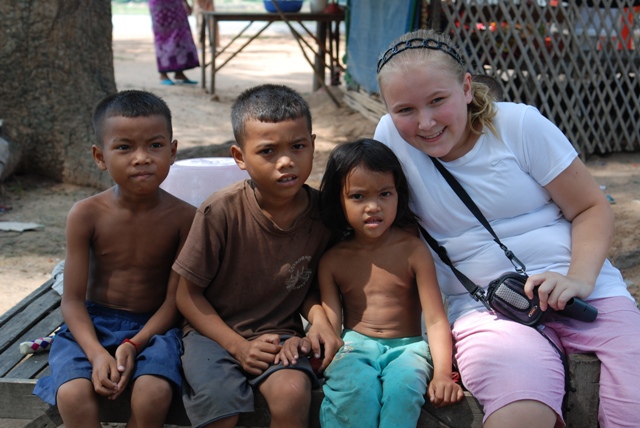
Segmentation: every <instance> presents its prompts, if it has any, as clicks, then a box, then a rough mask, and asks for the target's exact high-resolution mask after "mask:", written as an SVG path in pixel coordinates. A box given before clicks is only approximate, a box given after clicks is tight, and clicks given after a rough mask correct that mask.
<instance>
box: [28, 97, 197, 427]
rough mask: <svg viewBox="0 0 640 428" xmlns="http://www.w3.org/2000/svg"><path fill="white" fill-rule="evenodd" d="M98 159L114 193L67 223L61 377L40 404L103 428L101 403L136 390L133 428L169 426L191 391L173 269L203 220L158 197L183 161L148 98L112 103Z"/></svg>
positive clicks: (105, 104)
mask: <svg viewBox="0 0 640 428" xmlns="http://www.w3.org/2000/svg"><path fill="white" fill-rule="evenodd" d="M93 127H94V131H95V134H96V139H97V144H96V145H94V146H93V148H92V150H93V158H94V160H95V162H96V164H97V165H98V167H99V168H100V169H101V170H103V171H105V170H106V171H108V173H109V174H110V176H111V178H112V179H113V181H114V182H115V185H114V186H113V187H111V188H110V189H108V190H106V191H104V192H102V193H99V194H97V195H94V196H92V197H89V198H87V199H84V200H81V201H79V202H77V203H76V204H75V205H74V206H73V207H72V208H71V210H70V212H69V215H68V217H67V230H66V235H67V254H66V259H65V269H64V293H63V295H62V303H61V308H62V315H63V317H64V321H65V324H64V325H63V326H62V327H61V329H60V331H59V333H58V334H57V335H56V338H55V340H54V342H53V345H52V347H51V351H50V355H49V365H50V367H51V371H52V375H51V376H49V377H46V378H43V379H41V380H39V381H38V384H37V385H36V389H35V391H34V393H35V394H36V395H38V396H39V397H40V398H42V399H43V400H44V401H46V402H48V403H50V404H52V405H55V404H57V406H58V410H59V411H60V415H61V416H62V420H63V421H64V424H65V426H66V427H96V428H97V427H100V426H101V425H100V421H99V416H98V407H99V396H102V397H106V398H108V399H111V400H115V399H116V398H118V397H119V396H120V394H122V392H123V391H124V390H125V388H126V387H127V385H130V386H131V390H132V391H131V418H130V420H129V424H128V426H129V427H138V426H157V427H160V426H162V425H163V423H164V420H165V417H166V414H167V411H168V408H169V405H170V403H171V399H172V394H173V392H174V391H177V390H179V387H180V386H181V374H180V354H181V350H182V345H181V342H180V330H179V329H178V328H176V324H177V322H178V320H179V313H178V310H177V307H176V304H175V292H176V288H177V280H178V276H177V275H176V274H175V273H173V272H172V270H171V265H172V263H173V261H174V259H175V257H176V256H177V254H178V252H179V250H180V248H182V245H183V243H184V241H185V239H186V237H187V235H188V232H189V228H190V226H191V221H192V219H193V215H194V212H195V208H194V207H192V206H191V205H189V204H187V203H186V202H183V201H181V200H180V199H177V198H176V197H174V196H172V195H170V194H168V193H167V192H165V191H164V190H162V189H160V187H159V186H160V183H162V181H163V180H164V179H165V178H166V177H167V174H168V173H169V167H170V165H171V164H172V163H173V161H174V160H175V156H176V149H177V144H178V143H177V141H175V140H173V136H172V127H171V112H170V110H169V108H168V107H167V105H166V104H165V102H164V101H163V100H161V99H160V98H158V97H157V96H155V95H153V94H150V93H148V92H144V91H123V92H119V93H117V94H114V95H110V96H107V97H106V98H104V99H103V100H102V101H101V102H100V103H99V104H98V105H97V107H96V109H95V111H94V114H93Z"/></svg>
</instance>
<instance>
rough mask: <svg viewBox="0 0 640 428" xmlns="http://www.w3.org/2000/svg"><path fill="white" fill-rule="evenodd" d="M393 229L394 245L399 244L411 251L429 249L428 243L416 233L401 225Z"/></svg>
mask: <svg viewBox="0 0 640 428" xmlns="http://www.w3.org/2000/svg"><path fill="white" fill-rule="evenodd" d="M393 230H394V239H393V241H392V244H393V245H399V246H401V247H403V248H405V249H406V250H407V251H410V252H414V251H418V252H420V251H423V250H428V248H427V244H425V242H424V241H423V240H422V239H420V238H419V237H418V236H416V235H415V234H413V233H411V232H408V231H406V230H404V229H402V228H399V227H395V228H394V229H393Z"/></svg>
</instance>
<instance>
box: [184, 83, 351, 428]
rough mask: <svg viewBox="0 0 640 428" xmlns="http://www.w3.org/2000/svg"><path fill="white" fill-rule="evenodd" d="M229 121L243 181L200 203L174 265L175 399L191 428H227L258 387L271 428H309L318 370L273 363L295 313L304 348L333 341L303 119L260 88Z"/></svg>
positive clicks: (291, 332) (288, 102)
mask: <svg viewBox="0 0 640 428" xmlns="http://www.w3.org/2000/svg"><path fill="white" fill-rule="evenodd" d="M231 119H232V124H233V130H234V135H235V137H236V141H237V145H234V146H233V147H232V154H233V157H234V159H235V161H236V163H237V164H238V166H239V167H240V168H241V169H243V170H246V171H247V172H248V173H249V176H250V177H251V178H250V179H248V180H246V181H244V182H240V183H236V184H234V185H231V186H229V187H227V188H226V189H223V190H220V191H219V192H217V193H215V194H213V195H212V196H210V197H209V198H208V199H207V200H206V201H205V202H204V203H203V204H202V206H201V207H200V208H199V209H198V211H197V213H196V217H195V219H194V222H193V225H192V228H191V232H190V233H189V237H188V238H187V242H186V243H185V246H184V248H183V250H182V251H181V253H180V255H179V257H178V259H177V260H176V262H175V264H174V266H173V268H174V270H175V271H176V272H178V273H179V274H180V276H181V278H180V281H179V285H178V296H177V302H178V308H179V309H180V311H181V312H182V313H183V314H184V315H185V318H186V319H187V321H188V325H187V326H186V328H185V336H184V337H183V343H184V355H183V357H182V361H183V369H184V373H185V378H186V383H187V385H186V387H185V391H184V395H183V400H184V403H185V408H186V410H187V414H188V416H189V419H190V420H191V423H192V424H193V425H194V426H196V427H202V426H235V425H236V422H237V419H238V415H239V414H240V413H244V412H251V411H253V390H252V388H253V387H255V388H258V390H259V391H260V392H261V393H262V395H263V396H264V397H265V399H266V401H267V404H268V405H269V410H270V413H271V420H272V425H273V426H306V425H307V424H308V417H309V416H308V413H309V406H310V401H311V386H312V385H314V384H315V382H316V379H315V375H314V374H313V370H312V369H311V367H310V364H309V362H308V360H306V359H304V358H303V359H301V360H300V361H299V362H298V363H297V364H296V365H295V366H289V367H285V366H284V365H282V364H277V362H278V361H277V359H276V356H277V354H278V352H279V351H280V349H281V343H282V342H283V341H284V340H286V339H287V338H288V337H300V336H303V335H304V331H303V328H302V323H301V319H300V313H302V314H303V315H304V316H305V317H306V318H307V319H308V320H309V321H310V323H311V324H312V327H311V330H310V332H309V334H308V337H309V338H310V339H311V344H312V349H311V350H309V349H301V353H304V352H308V351H312V352H313V354H314V355H315V356H316V357H318V356H320V353H321V350H320V346H321V345H323V346H324V347H325V348H326V349H327V355H333V354H334V353H335V351H337V349H338V348H339V347H340V345H341V344H342V341H341V339H340V338H339V337H338V336H337V335H336V333H335V332H334V330H333V329H332V327H331V324H330V323H329V321H328V319H327V318H326V315H325V313H324V310H323V309H322V307H321V306H320V304H319V300H318V299H317V294H315V293H314V291H317V290H312V291H311V292H310V289H311V285H312V283H313V282H314V281H315V276H316V270H317V266H318V260H319V258H320V256H321V255H322V253H323V251H324V250H325V248H326V247H327V246H328V243H329V240H330V237H331V233H330V231H329V230H328V229H327V228H326V227H325V226H324V225H323V224H322V222H321V221H320V218H319V215H318V192H317V191H316V190H315V189H312V188H310V187H308V186H307V185H305V184H304V182H305V181H306V179H307V178H308V177H309V174H310V172H311V168H312V165H313V150H314V140H315V135H313V134H312V133H311V113H310V111H309V107H308V105H307V103H306V102H305V101H304V100H303V99H302V97H300V95H299V94H297V93H296V92H295V91H293V90H292V89H290V88H288V87H286V86H279V85H261V86H257V87H254V88H251V89H249V90H247V91H245V92H243V93H242V94H241V95H240V96H239V97H238V99H237V100H236V102H235V103H234V105H233V107H232V113H231ZM328 363H329V358H327V359H326V361H325V360H323V363H322V366H321V369H322V368H324V367H326V366H327V365H328ZM283 369H284V370H283Z"/></svg>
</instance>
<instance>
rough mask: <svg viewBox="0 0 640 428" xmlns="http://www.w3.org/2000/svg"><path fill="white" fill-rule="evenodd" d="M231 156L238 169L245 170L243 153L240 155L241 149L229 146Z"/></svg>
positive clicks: (236, 146)
mask: <svg viewBox="0 0 640 428" xmlns="http://www.w3.org/2000/svg"><path fill="white" fill-rule="evenodd" d="M231 156H233V160H234V161H236V164H238V167H240V169H242V170H246V169H247V166H246V165H245V163H244V153H242V149H241V148H240V146H238V145H236V144H234V145H233V146H231Z"/></svg>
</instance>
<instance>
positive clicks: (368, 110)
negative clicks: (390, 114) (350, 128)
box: [342, 89, 387, 123]
mask: <svg viewBox="0 0 640 428" xmlns="http://www.w3.org/2000/svg"><path fill="white" fill-rule="evenodd" d="M342 99H343V101H344V102H345V104H346V105H347V106H349V107H350V108H352V109H353V110H355V111H357V112H359V113H360V114H361V115H363V116H364V117H366V118H367V119H369V120H370V121H372V122H374V123H378V121H379V120H380V118H381V117H382V116H384V115H385V114H387V108H386V107H385V105H384V102H383V101H382V99H381V98H380V96H379V95H377V94H367V93H366V92H364V91H363V90H361V89H358V90H347V91H345V93H344V96H343V98H342Z"/></svg>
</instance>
